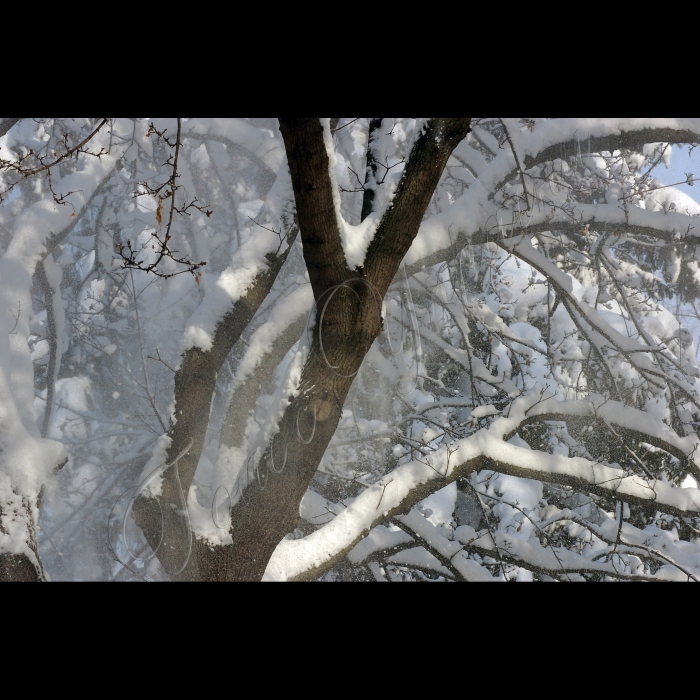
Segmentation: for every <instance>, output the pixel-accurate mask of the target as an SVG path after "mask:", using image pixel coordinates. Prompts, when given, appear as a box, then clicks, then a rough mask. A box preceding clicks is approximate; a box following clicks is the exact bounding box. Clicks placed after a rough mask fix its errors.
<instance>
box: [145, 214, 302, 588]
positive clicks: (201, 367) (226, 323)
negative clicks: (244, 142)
mask: <svg viewBox="0 0 700 700" xmlns="http://www.w3.org/2000/svg"><path fill="white" fill-rule="evenodd" d="M298 231H299V227H298V226H297V225H293V226H292V228H291V230H290V232H289V234H288V235H287V241H286V243H287V248H286V249H285V250H284V251H283V252H282V253H280V254H278V255H274V254H270V255H269V256H268V267H267V269H266V270H264V271H263V272H261V273H259V274H258V276H257V277H256V278H255V279H254V280H253V283H252V284H251V286H250V287H249V289H248V291H247V292H246V294H245V295H244V296H242V297H241V298H240V299H239V300H238V301H237V302H236V303H235V304H234V305H233V307H232V308H231V310H230V311H229V312H228V313H227V314H226V316H225V317H224V318H223V320H222V321H221V322H220V323H219V325H218V327H217V329H216V332H215V334H214V340H213V343H212V348H211V350H208V351H205V350H202V349H201V348H193V349H191V350H188V351H187V352H186V353H185V355H184V357H183V358H182V363H181V365H180V368H179V369H178V370H177V372H176V373H175V421H174V423H173V424H172V425H171V427H170V430H169V431H168V434H167V435H168V437H169V438H170V440H171V442H170V446H169V448H168V450H167V453H166V463H167V464H169V463H171V462H172V461H173V460H175V458H176V457H177V456H178V454H180V453H181V452H182V451H183V449H184V448H186V446H187V445H188V444H189V443H190V441H191V443H192V444H191V447H190V448H189V449H188V450H187V452H186V454H185V455H184V456H183V457H182V458H181V459H179V460H178V463H177V470H176V469H175V468H173V467H170V468H168V469H167V470H166V471H165V473H164V479H163V483H162V493H161V496H160V497H159V502H155V500H154V499H151V498H146V497H143V496H142V497H140V498H139V499H138V500H137V501H136V502H135V504H134V510H133V512H134V516H135V518H136V522H137V524H138V525H139V526H140V527H141V529H142V531H143V533H144V535H145V537H146V540H147V541H148V543H149V544H150V545H151V547H152V548H153V549H154V550H155V549H156V548H157V549H158V552H157V555H158V560H159V561H160V563H161V564H162V566H163V568H164V569H165V571H166V572H167V573H168V574H169V575H170V576H171V578H178V579H188V580H191V579H195V580H196V579H199V578H200V574H199V567H198V558H197V556H196V549H195V551H194V552H193V553H190V536H189V533H188V531H187V526H186V523H187V521H186V519H185V518H184V516H183V511H184V505H185V504H184V503H183V498H186V497H187V493H188V491H189V488H190V486H191V485H192V480H193V479H194V474H195V471H196V469H197V465H198V463H199V458H200V456H201V454H202V449H203V447H204V439H205V437H206V432H207V427H208V425H209V414H210V411H211V403H212V399H213V396H214V388H215V386H216V378H217V375H218V372H219V370H220V369H221V366H222V365H223V363H224V362H225V361H226V358H227V356H228V354H229V352H230V351H231V349H232V348H233V346H234V344H235V343H236V342H237V341H238V339H239V338H240V337H241V334H242V333H243V331H244V330H245V329H246V327H247V326H248V324H249V323H250V321H251V320H252V318H253V316H255V313H256V312H257V310H258V308H259V307H260V304H261V303H262V302H263V300H264V299H265V297H266V296H267V295H268V293H269V292H270V290H271V289H272V285H273V284H274V282H275V279H276V278H277V275H278V273H279V271H280V270H281V269H282V266H283V265H284V263H285V261H286V259H287V257H288V255H289V251H290V250H291V247H292V244H293V243H294V240H295V239H296V236H297V233H298ZM194 544H195V543H194V542H192V545H193V546H194ZM185 562H187V564H186V567H185V569H184V570H183V571H182V572H180V573H177V572H178V571H179V570H180V569H181V568H182V566H183V564H184V563H185Z"/></svg>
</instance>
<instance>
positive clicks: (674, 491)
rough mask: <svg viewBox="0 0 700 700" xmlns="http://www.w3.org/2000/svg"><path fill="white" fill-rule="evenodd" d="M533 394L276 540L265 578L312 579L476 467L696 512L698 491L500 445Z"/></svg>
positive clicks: (523, 417)
mask: <svg viewBox="0 0 700 700" xmlns="http://www.w3.org/2000/svg"><path fill="white" fill-rule="evenodd" d="M540 399H541V397H539V396H538V394H537V393H533V394H531V395H529V396H527V397H521V398H520V399H517V400H516V401H514V402H513V404H512V405H511V408H510V413H509V415H508V416H505V417H500V418H498V419H496V420H495V421H494V422H493V423H492V424H491V426H489V428H486V429H483V430H479V431H477V432H476V433H474V434H473V435H471V436H469V437H467V438H463V439H461V440H458V441H456V442H454V443H452V445H450V446H446V447H442V448H440V449H437V450H436V451H435V452H433V453H431V454H429V455H426V456H425V457H423V458H419V459H416V460H413V461H411V462H409V463H407V464H404V465H402V466H400V467H397V468H396V469H395V470H394V471H392V472H391V473H390V474H388V475H387V476H385V477H384V478H382V479H380V480H379V481H378V482H377V483H376V484H374V485H372V486H371V487H369V488H368V489H367V490H366V491H364V492H363V493H362V494H361V495H360V496H358V498H357V499H355V500H354V501H353V502H352V503H351V504H350V505H349V506H348V507H347V508H346V509H345V510H344V511H343V512H342V513H340V514H339V515H338V516H337V517H335V518H334V519H333V520H332V521H331V522H329V523H328V524H326V525H324V526H323V527H322V528H320V529H319V530H317V531H316V532H314V533H312V534H311V535H308V536H307V537H304V538H303V539H300V540H285V541H283V542H281V543H280V545H279V546H278V547H277V549H276V550H275V553H274V555H273V557H272V559H271V560H270V563H269V565H268V569H267V574H266V575H267V576H268V577H269V578H273V579H286V580H289V579H293V578H304V579H309V578H311V579H312V578H316V577H318V576H319V575H320V574H321V573H323V571H325V570H327V569H328V568H330V566H332V565H333V564H334V563H335V562H337V561H338V560H339V559H341V558H342V557H343V556H345V555H346V554H347V553H348V552H349V551H350V550H351V549H352V548H353V547H354V546H355V545H356V544H357V543H358V542H359V541H360V540H361V539H362V538H363V537H364V536H365V535H366V534H367V533H368V532H369V531H370V530H371V529H372V528H374V527H375V526H376V525H379V524H381V523H383V522H386V520H387V519H389V518H391V517H394V516H395V515H400V514H402V513H406V512H407V511H408V510H409V508H410V507H411V506H412V505H414V504H416V503H418V502H419V501H421V500H423V499H424V498H426V496H427V495H429V494H430V493H433V492H435V491H437V490H439V489H441V488H443V487H444V486H446V485H447V484H448V483H450V482H452V481H455V480H456V479H459V478H463V477H466V476H468V475H469V474H471V473H472V472H475V471H478V470H482V469H491V470H494V471H497V472H500V473H502V474H509V475H512V476H518V477H522V478H526V479H539V480H541V481H544V482H548V483H554V484H563V485H566V486H570V487H572V488H574V489H577V490H580V491H587V492H589V493H594V494H597V495H603V496H608V497H610V496H612V497H614V498H617V499H620V500H623V501H627V502H630V503H637V504H640V505H643V506H646V507H648V508H650V509H652V510H663V511H665V512H668V513H670V514H673V515H678V516H688V515H694V514H697V513H700V490H698V489H693V488H688V489H683V488H677V487H674V486H671V485H669V484H667V483H663V482H660V481H653V480H648V479H645V478H642V477H640V476H638V475H636V474H633V473H629V472H626V471H624V470H622V469H619V468H615V467H610V466H605V465H603V464H600V463H596V462H593V461H591V460H588V459H584V458H582V457H573V458H569V457H564V456H562V455H558V454H548V453H546V452H541V451H534V450H530V449H526V448H524V447H519V446H517V445H513V444H510V443H507V442H505V440H504V438H505V437H506V436H507V435H512V434H513V433H514V432H515V431H517V429H518V426H520V425H521V424H522V423H524V422H525V421H527V420H528V410H530V409H533V408H534V407H536V406H537V404H538V402H539V401H540ZM558 408H561V406H558ZM580 411H581V404H579V403H578V402H574V403H573V405H571V412H572V413H573V414H574V415H576V414H578V413H579V412H580Z"/></svg>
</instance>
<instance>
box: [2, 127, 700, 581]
mask: <svg viewBox="0 0 700 700" xmlns="http://www.w3.org/2000/svg"><path fill="white" fill-rule="evenodd" d="M472 126H473V127H474V128H473V131H472V132H471V133H470V134H469V135H468V136H467V131H468V127H469V120H467V119H430V120H416V119H380V118H372V119H333V120H318V119H308V120H286V119H282V120H280V121H279V125H278V122H277V121H276V120H248V121H246V120H203V119H172V120H109V119H85V120H77V119H73V120H57V119H46V120H30V119H17V120H4V121H2V122H0V134H4V136H3V137H2V140H0V167H2V174H3V183H2V192H3V197H4V200H3V203H2V206H0V225H1V226H2V228H0V255H1V256H2V257H0V295H2V296H1V298H0V314H1V315H2V318H1V319H0V320H1V324H0V326H1V327H0V330H1V331H2V333H0V337H1V338H3V339H4V340H1V341H0V342H2V343H5V346H3V348H2V349H1V350H0V358H3V359H2V360H0V374H1V376H0V381H2V382H3V393H4V395H6V396H8V397H10V398H11V400H8V401H7V402H6V403H5V404H3V407H2V414H0V479H1V483H0V500H1V501H2V506H1V508H2V515H1V516H0V548H1V551H2V552H3V554H2V555H0V563H1V566H0V569H1V571H2V573H1V574H0V575H2V576H3V577H5V578H37V577H43V576H46V575H47V574H48V575H50V576H51V577H52V578H115V577H116V578H140V579H147V580H149V579H159V578H171V579H174V578H185V579H205V580H217V579H259V578H261V577H265V578H274V579H290V578H303V579H314V578H318V577H319V576H324V577H326V578H328V579H343V578H350V579H364V578H367V579H380V580H386V579H390V580H440V579H467V580H473V579H489V580H510V579H513V578H517V579H529V578H533V577H534V578H538V579H547V578H557V579H563V580H574V579H576V578H584V579H586V580H599V579H609V578H612V579H649V580H653V579H669V578H671V579H673V578H678V579H683V580H687V579H689V578H696V577H697V574H698V566H699V562H700V560H699V559H698V548H697V545H696V544H695V536H696V534H697V530H698V508H699V507H700V494H699V493H698V491H697V488H696V487H697V482H696V478H697V477H698V475H699V469H698V463H697V462H696V458H695V454H696V445H697V439H698V438H697V420H698V411H699V409H700V406H699V405H698V398H699V397H698V391H697V385H696V381H697V376H698V374H699V373H698V370H697V368H696V361H695V354H694V347H693V340H692V337H691V336H690V334H689V332H688V331H687V330H686V329H684V328H682V327H681V326H680V325H679V323H678V320H677V318H676V316H674V314H672V313H671V312H670V310H669V309H675V310H676V311H678V310H679V309H680V308H681V307H682V308H683V309H684V310H686V311H688V310H691V309H692V308H693V307H692V305H691V304H692V302H693V301H694V299H695V298H696V296H697V284H698V281H697V272H698V270H697V261H696V246H695V244H694V243H693V240H694V235H695V228H694V227H695V225H696V223H697V222H696V221H695V219H696V218H697V215H698V213H699V211H698V205H696V204H695V203H694V202H693V201H692V200H690V199H689V198H687V197H685V196H684V195H682V194H680V193H679V192H678V191H676V190H674V189H673V188H668V187H663V186H661V183H660V182H659V181H658V180H655V179H654V169H655V168H658V167H660V166H661V167H663V165H662V164H663V162H664V160H667V159H668V158H669V157H670V154H671V152H672V148H676V147H675V146H671V144H679V143H680V144H690V145H691V146H692V144H694V143H696V142H698V141H700V138H699V137H698V133H700V130H699V126H698V124H697V123H696V121H695V120H629V119H627V120H620V119H618V120H614V119H589V120H582V119H573V120H537V119H496V118H494V119H488V118H481V119H475V120H472ZM687 181H688V182H689V183H690V184H692V181H693V178H692V175H690V174H689V175H688V176H687ZM697 257H698V258H700V255H699V256H697ZM32 397H34V398H33V399H32ZM66 460H67V461H66ZM300 503H301V504H300Z"/></svg>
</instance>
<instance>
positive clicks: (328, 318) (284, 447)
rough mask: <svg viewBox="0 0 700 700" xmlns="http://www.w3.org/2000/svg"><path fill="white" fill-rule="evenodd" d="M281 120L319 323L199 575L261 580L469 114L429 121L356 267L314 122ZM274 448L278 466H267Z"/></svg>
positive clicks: (293, 517) (294, 518) (292, 519)
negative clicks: (293, 393)
mask: <svg viewBox="0 0 700 700" xmlns="http://www.w3.org/2000/svg"><path fill="white" fill-rule="evenodd" d="M280 127H281V131H282V136H283V138H284V142H285V146H286V149H287V156H288V160H289V167H290V171H291V176H292V183H293V187H294V196H295V200H296V206H297V216H298V220H299V226H300V232H301V239H302V243H303V250H304V258H305V261H306V266H307V269H308V272H309V278H310V280H311V285H312V289H313V293H314V297H315V299H316V302H317V317H316V330H315V333H314V338H313V343H312V348H311V352H310V356H309V358H308V360H307V362H306V364H305V366H304V368H303V371H302V376H301V381H300V391H299V394H298V395H297V397H296V398H294V399H292V400H291V402H290V404H289V405H288V407H287V408H286V410H285V412H284V415H283V417H282V420H281V422H280V425H279V430H278V432H279V434H276V435H275V436H273V438H272V440H271V442H270V445H269V446H268V450H267V453H266V454H265V455H264V456H263V459H262V460H261V462H260V465H261V466H260V468H259V469H258V470H257V472H255V473H252V472H251V480H250V485H249V486H248V487H247V488H246V489H245V490H244V491H243V495H242V498H240V500H239V501H238V502H237V503H236V505H235V506H234V508H233V509H232V512H231V519H232V528H231V536H232V539H233V543H232V544H231V545H229V546H226V547H216V548H213V549H208V548H207V547H206V546H204V545H201V544H200V545H199V547H198V557H199V561H200V563H199V566H200V571H201V572H202V574H203V575H204V577H205V578H214V579H220V580H221V579H225V580H239V581H241V580H249V581H259V580H260V579H261V578H262V576H263V574H264V572H265V568H266V566H267V563H268V561H269V559H270V557H271V556H272V553H273V552H274V550H275V548H276V547H277V545H278V544H279V542H280V541H281V540H282V538H283V537H284V536H285V535H286V534H287V533H288V532H290V531H292V530H293V529H294V528H295V526H296V524H297V522H298V519H299V504H300V502H301V500H302V498H303V496H304V493H305V492H306V489H307V488H308V486H309V483H310V482H311V479H312V478H313V476H314V474H315V473H316V470H317V468H318V465H319V463H320V461H321V459H322V457H323V454H324V452H325V451H326V448H327V446H328V444H329V442H330V440H331V438H332V437H333V434H334V433H335V430H336V427H337V425H338V421H339V420H340V416H341V413H342V408H343V404H344V402H345V398H346V396H347V394H348V391H349V389H350V387H351V385H352V381H353V378H354V376H355V374H356V373H357V371H358V370H359V368H360V365H361V364H362V361H363V359H364V357H365V355H366V353H367V352H368V350H369V348H370V346H371V344H372V342H373V341H374V340H375V338H376V337H377V336H378V335H379V332H380V330H381V318H380V315H379V312H380V309H381V303H382V300H383V298H384V295H385V294H386V291H387V288H388V286H389V284H390V283H391V281H392V279H393V278H394V276H395V275H396V272H397V271H398V268H399V265H400V263H401V260H402V259H403V257H404V255H405V254H406V252H407V251H408V249H409V247H410V245H411V243H412V241H413V239H414V238H415V236H416V234H417V232H418V227H419V226H420V223H421V221H422V219H423V216H424V214H425V211H426V209H427V206H428V203H429V202H430V199H431V197H432V195H433V193H434V191H435V188H436V187H437V184H438V182H439V180H440V177H441V174H442V172H443V170H444V167H445V165H446V163H447V159H448V158H449V156H450V154H451V153H452V151H453V149H454V148H455V147H456V146H457V144H458V143H459V142H460V141H461V140H462V139H463V138H464V137H465V136H466V135H467V133H468V131H469V119H459V118H453V119H447V118H444V119H433V120H431V121H430V122H429V123H428V124H427V126H426V127H425V129H424V130H423V132H422V134H421V135H420V136H419V137H418V138H417V140H416V143H415V145H414V147H413V149H412V152H411V155H410V157H409V160H408V162H407V164H406V168H405V170H404V173H403V176H402V178H401V180H400V182H399V185H398V188H397V191H396V194H395V196H394V200H393V202H392V205H391V207H390V208H389V210H388V211H387V212H386V213H385V214H384V217H383V218H382V220H381V223H380V224H379V227H378V229H377V232H376V235H375V237H374V239H373V241H372V243H371V244H370V247H369V250H368V253H367V257H366V260H365V265H364V268H362V269H359V270H349V269H348V266H347V263H346V260H345V256H344V253H343V248H342V245H341V239H340V234H339V226H338V221H337V218H336V212H335V205H334V201H333V191H332V185H331V179H330V175H329V159H328V154H327V152H326V147H325V143H324V136H323V128H322V125H321V123H320V121H319V120H318V119H280ZM321 343H322V346H321ZM311 435H313V438H312V439H309V438H310V436H311ZM300 438H301V439H300ZM271 451H272V456H273V459H274V465H275V468H276V470H279V471H280V473H277V471H276V470H275V469H273V468H271V467H272V465H271V463H270V461H269V455H270V452H271ZM285 451H286V460H285V459H284V454H285ZM282 464H284V468H281V467H282Z"/></svg>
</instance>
